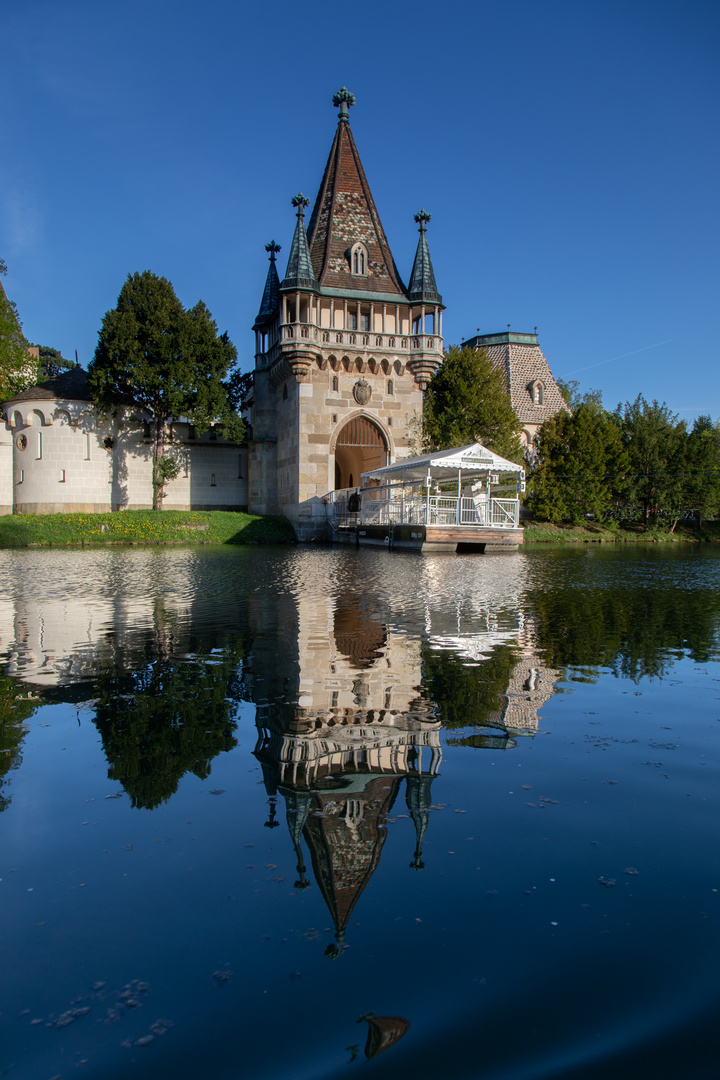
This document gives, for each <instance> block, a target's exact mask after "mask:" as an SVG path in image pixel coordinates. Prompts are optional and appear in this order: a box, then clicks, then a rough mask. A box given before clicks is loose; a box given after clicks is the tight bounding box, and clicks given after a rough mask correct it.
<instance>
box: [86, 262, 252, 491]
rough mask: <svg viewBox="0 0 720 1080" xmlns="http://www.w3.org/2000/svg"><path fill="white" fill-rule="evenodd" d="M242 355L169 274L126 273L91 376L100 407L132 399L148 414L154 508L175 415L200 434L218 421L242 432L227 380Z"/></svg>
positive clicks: (232, 434) (226, 429)
mask: <svg viewBox="0 0 720 1080" xmlns="http://www.w3.org/2000/svg"><path fill="white" fill-rule="evenodd" d="M236 359H237V350H236V348H235V346H234V345H233V344H232V342H231V341H230V339H229V338H228V336H227V334H218V329H217V325H216V323H215V321H214V320H213V318H212V315H211V314H210V312H209V311H208V309H207V307H206V306H205V304H204V303H203V302H202V301H199V302H198V303H197V304H196V305H195V306H194V307H192V308H189V309H188V310H186V309H185V308H184V307H183V305H182V304H181V302H180V300H178V298H177V296H176V295H175V291H174V289H173V287H172V285H171V284H170V282H169V281H168V280H167V279H166V278H163V277H158V276H157V275H156V274H153V273H151V272H150V271H149V270H146V271H144V272H143V273H141V274H137V273H136V274H132V275H128V278H127V281H126V282H125V284H124V285H123V287H122V290H121V292H120V296H119V297H118V302H117V307H115V308H113V309H112V310H111V311H108V312H107V313H106V314H105V316H104V318H103V321H102V327H101V329H100V334H99V341H98V345H97V349H96V350H95V357H94V359H93V361H92V363H91V365H90V368H89V371H88V375H89V384H90V389H91V392H92V394H93V399H94V401H95V403H96V404H97V405H98V406H99V407H100V408H103V409H108V408H111V407H112V406H113V405H116V404H117V403H118V401H125V402H129V401H130V402H133V403H134V404H135V405H136V406H137V407H138V408H140V409H142V410H143V411H144V412H145V413H146V414H147V415H148V416H149V417H150V423H151V426H152V429H153V435H154V438H153V488H154V494H153V508H154V509H159V508H160V507H161V505H162V498H163V487H164V483H165V481H166V480H168V479H169V478H171V476H172V472H173V467H172V464H171V463H172V455H169V454H167V452H166V444H167V433H168V425H169V423H170V421H171V420H173V419H177V418H179V417H184V418H186V419H188V420H189V421H190V422H191V423H192V424H193V425H194V426H195V428H196V429H197V431H198V432H199V433H201V432H203V431H205V430H207V429H208V428H209V427H210V426H211V425H214V424H217V425H218V427H219V429H220V431H221V433H222V435H223V436H224V437H226V438H230V439H234V440H236V441H240V440H241V439H242V435H243V431H244V424H243V421H242V420H241V419H240V417H239V416H238V415H237V414H236V413H235V411H234V410H233V409H232V408H231V404H230V402H229V400H228V392H227V387H226V384H225V381H224V380H225V379H226V378H227V376H228V372H229V371H230V369H231V368H232V367H233V366H234V364H235V361H236Z"/></svg>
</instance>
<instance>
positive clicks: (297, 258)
mask: <svg viewBox="0 0 720 1080" xmlns="http://www.w3.org/2000/svg"><path fill="white" fill-rule="evenodd" d="M305 201H307V200H305ZM293 202H294V203H295V205H297V203H296V201H295V200H293ZM317 287H318V283H317V281H316V280H315V271H314V270H313V264H312V260H311V258H310V251H309V250H308V241H307V235H306V233H305V221H304V218H303V208H302V205H300V206H298V215H297V225H296V226H295V235H294V236H293V241H292V246H291V248H290V257H289V258H288V265H287V271H286V273H285V277H284V278H283V280H282V284H281V285H280V288H281V289H282V290H285V289H310V290H312V291H313V292H317Z"/></svg>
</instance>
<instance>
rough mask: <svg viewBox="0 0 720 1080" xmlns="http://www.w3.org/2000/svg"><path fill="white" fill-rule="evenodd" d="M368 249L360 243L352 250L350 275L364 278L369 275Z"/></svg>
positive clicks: (354, 245)
mask: <svg viewBox="0 0 720 1080" xmlns="http://www.w3.org/2000/svg"><path fill="white" fill-rule="evenodd" d="M367 266H368V255H367V248H366V247H365V245H364V244H361V243H360V242H359V241H358V242H357V243H356V244H353V246H352V247H351V248H350V273H351V274H357V275H358V276H361V277H364V276H365V275H366V274H367Z"/></svg>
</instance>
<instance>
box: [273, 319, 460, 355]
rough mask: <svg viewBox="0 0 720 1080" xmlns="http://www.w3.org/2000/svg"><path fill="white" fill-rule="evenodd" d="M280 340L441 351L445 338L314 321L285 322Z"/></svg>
mask: <svg viewBox="0 0 720 1080" xmlns="http://www.w3.org/2000/svg"><path fill="white" fill-rule="evenodd" d="M280 339H281V341H303V340H304V341H317V342H318V343H319V344H321V345H342V346H347V347H348V348H351V349H352V348H355V349H364V350H370V351H371V352H372V351H376V350H377V351H380V352H388V351H394V352H425V351H428V352H438V351H439V350H440V349H441V347H442V338H440V337H438V335H437V334H408V335H404V336H403V335H402V334H377V333H373V332H370V331H361V330H327V329H323V328H322V327H319V326H315V325H314V324H313V323H283V324H282V325H281V327H280Z"/></svg>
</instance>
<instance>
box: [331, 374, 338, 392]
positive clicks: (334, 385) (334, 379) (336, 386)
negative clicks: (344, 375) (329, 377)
mask: <svg viewBox="0 0 720 1080" xmlns="http://www.w3.org/2000/svg"><path fill="white" fill-rule="evenodd" d="M332 388H333V393H334V394H337V391H338V380H337V375H333V381H332Z"/></svg>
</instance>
